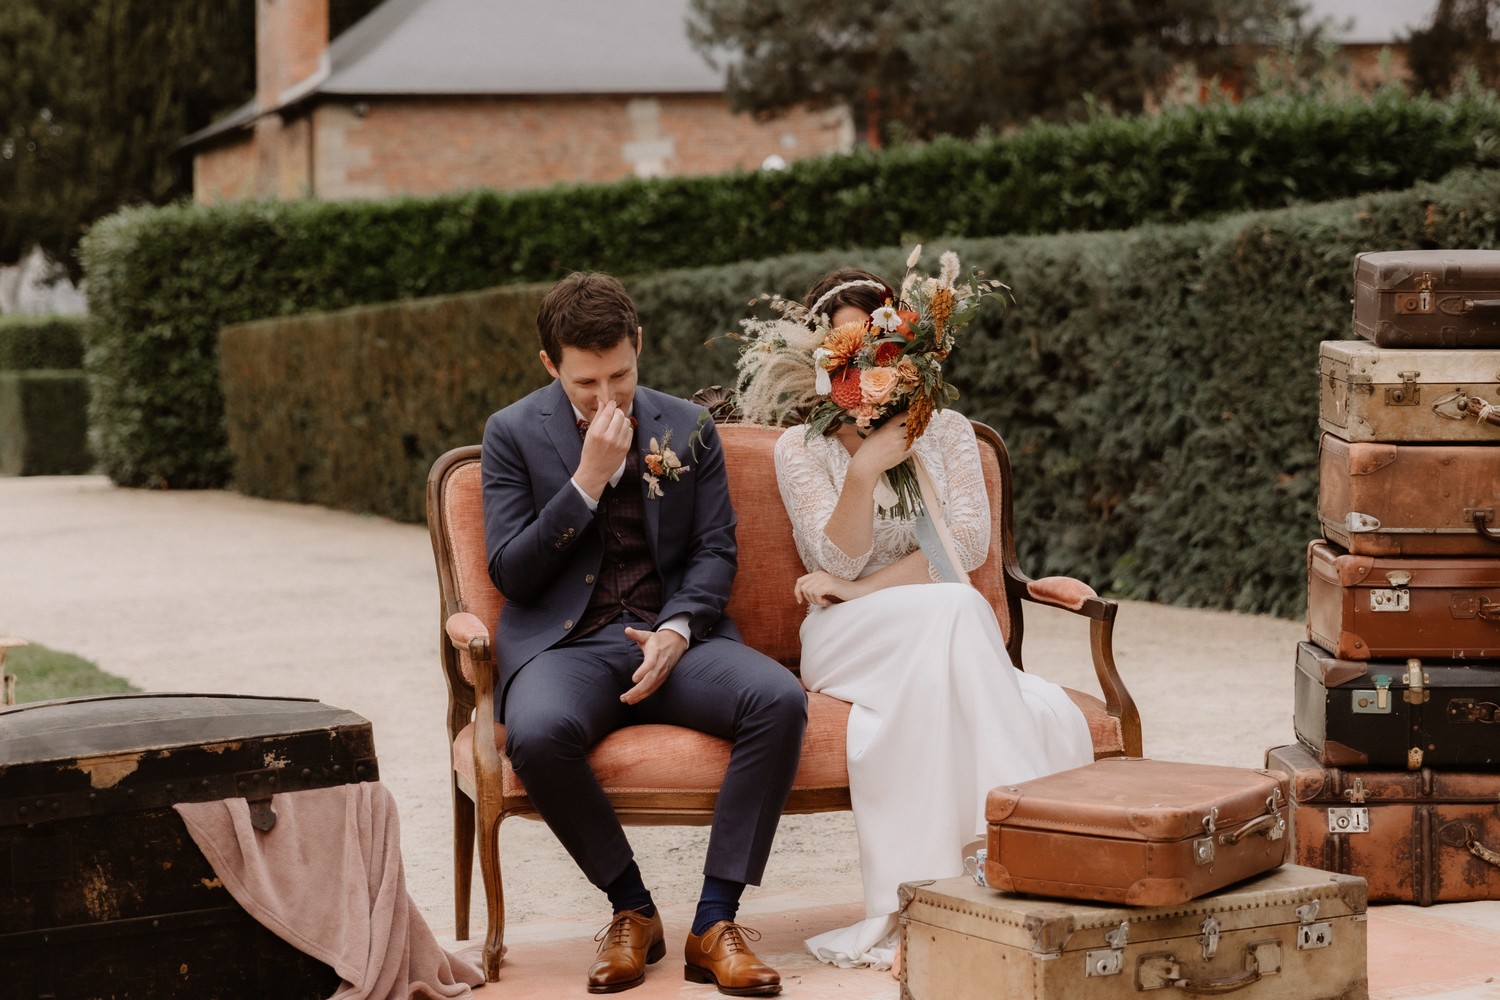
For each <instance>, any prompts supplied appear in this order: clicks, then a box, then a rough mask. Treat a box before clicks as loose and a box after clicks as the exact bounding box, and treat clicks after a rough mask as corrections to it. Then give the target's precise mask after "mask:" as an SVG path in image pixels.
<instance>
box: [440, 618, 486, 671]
mask: <svg viewBox="0 0 1500 1000" xmlns="http://www.w3.org/2000/svg"><path fill="white" fill-rule="evenodd" d="M445 628H446V630H447V632H448V641H449V642H451V643H453V648H454V649H456V650H458V669H459V671H460V672H462V673H463V675H464V680H466V681H468V682H469V683H470V684H473V683H474V675H475V673H476V671H475V669H474V663H475V661H480V662H483V663H486V664H488V663H490V662H492V661H493V657H492V656H491V655H490V630H489V629H487V628H485V625H484V622H482V621H480V620H479V616H478V615H474V614H470V613H469V612H467V611H460V612H458V613H457V614H455V615H449V616H448V621H447V622H446V623H445Z"/></svg>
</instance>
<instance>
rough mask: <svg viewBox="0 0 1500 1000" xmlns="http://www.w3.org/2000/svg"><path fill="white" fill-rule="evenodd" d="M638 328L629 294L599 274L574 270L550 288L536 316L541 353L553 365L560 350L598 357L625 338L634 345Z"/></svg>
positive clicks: (559, 357) (559, 358)
mask: <svg viewBox="0 0 1500 1000" xmlns="http://www.w3.org/2000/svg"><path fill="white" fill-rule="evenodd" d="M640 328H641V323H640V319H639V318H638V317H637V316H636V312H635V303H634V302H632V301H631V300H630V293H629V292H627V291H625V286H624V285H622V284H620V280H619V279H618V278H616V277H615V276H614V275H611V274H605V273H603V272H602V271H574V272H573V273H572V274H570V275H568V276H567V277H565V278H563V279H562V280H561V281H559V282H558V283H557V284H555V285H553V286H552V290H551V291H549V292H548V293H547V296H546V298H544V299H542V304H541V307H540V308H538V309H537V313H536V329H537V333H538V334H539V335H540V336H541V340H542V350H544V351H546V352H547V357H548V358H550V359H551V360H552V363H553V364H554V365H555V364H558V363H559V362H561V361H562V349H563V348H564V347H574V348H577V349H579V350H582V351H589V352H591V353H594V354H599V353H602V352H604V351H607V350H609V349H610V348H612V347H614V346H615V345H616V344H618V343H619V342H620V341H622V340H625V339H627V338H628V339H629V340H630V342H631V344H632V345H638V344H639V343H640Z"/></svg>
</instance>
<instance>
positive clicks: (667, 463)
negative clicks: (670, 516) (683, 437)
mask: <svg viewBox="0 0 1500 1000" xmlns="http://www.w3.org/2000/svg"><path fill="white" fill-rule="evenodd" d="M691 470H692V466H690V465H683V464H682V459H680V458H678V457H677V452H675V451H673V450H672V430H671V428H668V429H667V432H666V433H665V434H663V435H662V436H661V440H660V441H657V440H656V438H652V439H651V443H650V444H649V445H647V446H646V473H645V475H643V476H641V478H642V479H644V480H645V481H646V498H647V499H648V500H655V499H657V498H658V497H661V496H662V495H663V494H662V491H661V481H662V480H663V479H665V480H666V481H667V482H669V483H675V482H677V480H679V479H681V478H682V474H683V473H684V472H689V471H691Z"/></svg>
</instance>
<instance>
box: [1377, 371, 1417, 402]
mask: <svg viewBox="0 0 1500 1000" xmlns="http://www.w3.org/2000/svg"><path fill="white" fill-rule="evenodd" d="M1421 374H1422V373H1421V372H1419V371H1417V372H1397V373H1396V377H1397V378H1399V379H1400V380H1401V384H1400V385H1393V386H1388V387H1387V388H1386V390H1385V405H1386V406H1416V405H1417V404H1418V403H1420V402H1421V401H1422V387H1421V386H1419V385H1417V378H1418V377H1419V376H1420V375H1421Z"/></svg>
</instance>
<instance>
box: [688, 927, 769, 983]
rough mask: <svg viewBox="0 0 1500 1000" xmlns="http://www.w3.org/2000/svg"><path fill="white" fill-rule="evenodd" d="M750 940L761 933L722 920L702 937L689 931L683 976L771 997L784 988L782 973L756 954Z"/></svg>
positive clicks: (757, 938) (691, 979) (691, 980)
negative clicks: (780, 974) (779, 973)
mask: <svg viewBox="0 0 1500 1000" xmlns="http://www.w3.org/2000/svg"><path fill="white" fill-rule="evenodd" d="M747 939H748V940H749V941H759V940H760V934H759V933H758V932H756V931H753V930H751V929H750V928H748V927H741V926H740V925H739V924H735V923H731V922H729V921H728V920H720V921H719V922H718V923H716V924H714V925H713V926H712V927H710V928H709V929H708V930H706V931H704V932H703V934H702V936H701V937H700V936H699V935H697V934H689V935H688V939H687V947H685V948H684V949H683V960H684V962H685V963H686V965H685V967H684V968H683V971H682V977H683V978H684V979H686V980H687V981H688V982H690V983H713V984H714V985H715V986H717V987H718V988H719V992H720V993H726V994H728V995H729V996H732V997H768V996H773V995H775V994H777V993H780V992H781V976H779V975H778V974H777V973H776V970H775V969H773V968H771V967H770V966H769V965H767V964H766V963H764V962H762V961H761V960H760V959H758V958H756V957H755V952H753V951H751V950H750V945H749V944H748V943H747Z"/></svg>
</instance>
